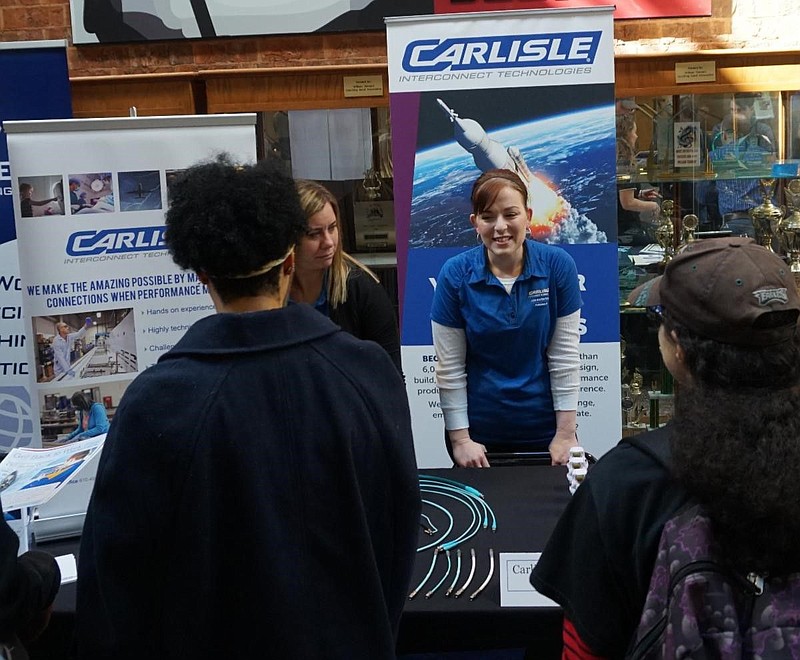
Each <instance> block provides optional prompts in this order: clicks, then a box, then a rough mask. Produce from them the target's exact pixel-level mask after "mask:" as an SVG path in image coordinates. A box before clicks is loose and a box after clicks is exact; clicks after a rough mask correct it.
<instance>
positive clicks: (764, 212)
mask: <svg viewBox="0 0 800 660" xmlns="http://www.w3.org/2000/svg"><path fill="white" fill-rule="evenodd" d="M759 188H761V195H762V197H763V200H764V201H762V202H761V204H759V205H758V206H754V207H753V208H751V209H750V210H749V211H748V213H749V214H750V220H751V222H752V223H753V229H755V231H756V240H757V241H758V243H759V244H760V245H763V246H764V247H765V248H767V249H768V250H769V251H770V252H774V251H775V250H773V248H772V239H773V238H774V237H775V233H776V230H777V228H778V226H779V225H780V222H781V218H783V211H781V209H780V207H778V206H775V204H773V203H772V193H773V192H774V191H775V179H761V180H760V181H759Z"/></svg>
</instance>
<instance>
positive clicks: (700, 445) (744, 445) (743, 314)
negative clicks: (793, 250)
mask: <svg viewBox="0 0 800 660" xmlns="http://www.w3.org/2000/svg"><path fill="white" fill-rule="evenodd" d="M637 296H638V299H637V300H636V303H635V304H638V305H640V306H647V307H648V308H649V310H650V311H651V312H652V314H653V315H654V316H655V317H657V318H658V320H659V321H660V328H659V334H658V337H659V349H660V351H661V355H662V358H663V361H664V364H665V366H666V367H667V368H668V369H669V371H670V372H671V373H672V374H673V376H674V377H675V380H676V381H677V383H678V384H679V386H678V387H677V388H676V399H675V416H674V418H673V420H672V422H671V423H670V424H668V425H667V426H665V427H663V428H661V429H658V430H656V431H653V432H651V433H647V434H643V435H641V436H637V437H635V438H629V439H624V440H622V441H621V442H620V443H619V444H618V445H617V446H616V447H615V448H614V449H612V450H611V451H609V452H608V453H607V454H606V455H604V456H603V457H602V458H601V459H600V460H599V461H598V462H597V464H596V465H595V466H594V467H593V468H592V470H591V471H590V473H589V475H588V477H587V479H586V480H585V481H584V482H583V484H582V485H581V487H580V488H579V489H578V490H577V492H576V494H575V496H574V497H573V499H572V501H571V502H570V504H569V505H568V507H567V509H566V510H565V511H564V514H563V516H562V517H561V519H560V520H559V523H558V525H557V526H556V529H555V530H554V532H553V535H552V536H551V538H550V540H549V542H548V544H547V546H546V548H545V550H544V552H543V554H542V557H541V559H540V561H539V563H538V565H537V566H536V568H535V570H534V571H533V573H532V575H531V583H532V585H533V586H534V587H535V588H536V589H537V590H538V591H539V592H541V593H543V594H544V595H546V596H549V597H550V598H552V599H553V600H555V601H557V602H558V603H559V604H560V605H561V606H562V607H563V609H564V655H563V657H564V658H621V657H626V654H631V653H633V652H634V651H635V653H636V654H639V653H641V654H642V656H643V657H665V655H666V654H667V653H669V652H672V653H673V655H670V657H692V658H698V657H753V655H754V654H756V653H757V654H758V655H761V656H762V657H770V656H769V653H768V650H769V649H772V651H773V652H774V651H776V650H777V649H780V648H782V649H783V652H785V653H788V652H789V651H790V649H792V648H795V647H797V646H798V641H797V640H798V636H797V635H794V636H792V634H791V633H790V632H788V631H786V630H782V629H781V625H786V624H785V621H784V622H783V623H781V621H780V617H779V616H777V615H780V614H781V611H783V612H786V611H787V610H789V609H791V608H793V609H794V611H796V612H800V581H797V582H794V581H793V580H792V579H789V581H788V582H787V581H786V580H785V579H784V578H786V577H787V576H789V575H791V574H792V573H793V572H794V571H800V546H798V539H800V479H798V478H797V476H796V474H795V472H796V468H797V466H798V465H800V416H798V411H800V393H799V392H798V389H800V388H798V385H800V339H799V338H798V331H797V321H798V316H800V296H798V292H797V289H796V285H795V282H794V280H793V278H792V274H791V273H790V271H789V268H788V267H787V266H786V264H785V263H784V262H783V260H782V259H781V258H780V257H778V256H777V255H775V254H773V253H772V252H770V251H768V250H767V249H766V248H763V247H761V246H759V245H757V244H756V243H755V242H754V241H753V240H752V239H748V238H722V239H707V240H701V241H696V242H693V243H690V244H689V245H688V246H687V247H686V248H685V249H684V250H683V251H681V252H680V253H679V254H678V255H676V257H675V258H674V259H673V260H672V261H671V262H670V263H669V264H668V265H667V267H666V269H665V272H664V275H663V276H661V277H658V278H655V279H654V280H651V281H650V282H648V283H647V284H645V285H644V287H643V288H642V289H641V290H640V291H639V292H638V294H637ZM690 507H692V508H690ZM687 515H688V522H687ZM687 525H695V527H691V526H687ZM698 525H699V527H698ZM665 526H667V529H666V531H665V532H664V546H663V547H662V549H661V551H660V550H659V544H660V542H661V541H662V531H664V528H665ZM703 526H705V527H704V528H703ZM701 528H702V529H701ZM676 529H677V530H678V531H679V532H681V534H682V536H678V537H676V536H675V531H676ZM687 530H689V531H694V532H697V533H698V534H700V535H701V536H702V538H701V540H702V541H704V543H705V545H708V546H709V547H707V548H704V549H703V552H705V553H706V555H708V556H713V562H710V563H713V565H714V570H715V571H717V573H721V574H725V575H726V576H728V577H729V579H728V578H726V580H727V581H725V584H726V585H727V586H725V589H726V590H727V591H726V594H727V595H726V596H725V597H726V598H727V597H730V598H731V599H735V601H736V602H735V603H733V602H732V603H731V606H730V608H728V607H727V603H723V605H722V606H721V608H719V609H720V610H721V611H723V610H724V611H725V616H723V617H720V618H719V620H717V621H716V622H714V623H713V625H714V626H716V627H717V630H718V631H722V635H721V637H722V641H723V642H724V643H728V644H729V646H728V647H726V648H725V649H723V651H720V647H719V646H717V647H713V648H711V647H709V646H707V644H712V643H716V642H714V641H713V640H712V641H711V642H710V641H709V638H708V637H706V636H705V634H704V633H705V628H703V626H705V625H707V624H708V622H701V623H700V624H698V623H697V621H696V620H695V619H694V618H693V616H694V614H693V612H690V609H691V606H694V605H695V604H697V603H695V602H690V601H691V598H690V596H692V595H694V596H695V597H697V598H699V599H701V600H702V598H703V597H704V595H708V590H706V592H704V593H700V592H694V593H693V594H689V595H688V596H687V598H686V599H685V600H684V601H682V602H680V603H678V604H673V607H674V608H675V609H677V610H680V608H682V607H685V608H686V609H685V610H680V611H679V614H678V616H677V618H676V619H673V620H672V622H670V621H669V620H668V618H667V619H666V620H664V621H662V624H661V628H660V629H658V630H655V631H654V633H653V636H654V637H656V636H658V635H659V633H660V634H661V637H660V638H659V640H660V641H659V644H660V643H661V642H663V640H664V635H667V636H668V637H669V636H670V635H672V636H676V637H680V636H681V635H686V636H687V637H688V636H691V635H690V633H691V634H693V635H694V640H695V641H697V643H698V644H700V645H701V646H702V647H703V648H697V649H692V648H689V646H687V645H686V644H682V645H679V647H674V648H671V649H668V648H667V647H668V645H665V646H658V645H656V646H655V647H653V646H650V647H648V648H647V649H644V650H643V648H642V640H641V637H642V634H641V633H640V634H638V635H637V627H638V626H639V624H640V620H641V621H642V624H643V628H644V627H645V624H650V623H652V622H650V621H648V617H651V616H653V613H654V612H653V610H652V609H651V610H649V611H648V612H646V613H645V616H644V617H643V608H644V605H645V599H646V598H648V606H649V607H650V606H651V605H652V603H651V602H650V600H649V597H648V591H649V590H650V591H652V590H651V576H652V577H653V587H654V588H655V587H657V586H659V583H663V584H661V585H660V586H662V587H664V586H665V585H666V580H665V575H664V574H662V573H660V572H659V571H662V569H663V568H664V567H663V563H662V561H663V560H665V559H666V560H669V556H668V555H669V552H671V551H675V550H676V549H678V550H681V549H684V550H686V549H689V550H694V549H695V548H694V547H693V544H694V545H698V540H697V538H691V534H688V533H687ZM698 538H699V537H698ZM698 547H699V545H698ZM659 553H660V554H659ZM697 553H698V554H702V553H700V550H697ZM657 555H658V562H659V564H658V565H657V566H656V557H657ZM704 556H705V555H704ZM654 566H656V571H655V573H654ZM666 570H667V571H668V572H669V565H667V569H666ZM748 574H750V576H751V578H753V576H759V578H757V579H751V580H750V581H748V580H747V579H746V577H747V576H748ZM670 576H672V577H674V575H672V574H670ZM667 577H668V576H667ZM760 578H765V579H766V584H767V585H769V587H764V588H771V589H772V591H771V592H770V593H773V594H774V593H777V592H780V594H779V595H780V596H781V598H782V599H783V600H782V602H781V603H780V604H779V606H777V605H775V606H772V605H771V604H770V602H761V603H759V602H758V601H754V600H753V599H754V598H755V594H756V593H757V592H758V589H757V588H756V586H755V585H753V583H755V582H759V580H760ZM704 579H706V582H705V583H704V584H706V585H708V584H711V583H713V582H715V580H716V581H718V582H720V583H722V582H723V580H722V578H720V579H719V580H717V578H707V577H706V578H704ZM748 583H749V584H751V585H752V586H753V588H752V589H748V587H747V586H746V585H747V584H748ZM792 584H797V588H796V589H795V591H794V592H793V591H792V590H791V589H788V588H787V585H792ZM670 586H671V585H670ZM731 594H733V596H731ZM794 594H796V595H794ZM711 596H715V594H711ZM716 596H719V594H716ZM734 597H735V598H734ZM792 598H794V599H795V602H793V603H792V602H791V600H792ZM723 600H724V599H723ZM719 603H720V601H719V600H717V602H716V603H714V604H712V605H710V606H709V607H708V609H709V611H711V610H713V609H714V607H715V606H716V605H719ZM774 603H778V601H777V600H775V601H774ZM742 604H743V605H742ZM703 605H705V603H701V606H703ZM739 605H742V607H740V608H739V609H736V608H737V607H738V606H739ZM726 617H727V620H726ZM796 618H797V617H795V619H796ZM756 619H758V621H757V620H756ZM754 622H755V623H754ZM764 622H766V623H764ZM796 623H797V622H796V621H795V624H796ZM756 624H757V625H766V626H767V630H766V632H765V637H764V638H762V639H761V640H760V642H758V644H760V645H761V646H760V647H759V648H758V649H755V648H754V646H755V645H756V642H757V641H758V640H756V641H754V640H753V639H752V638H751V636H750V629H751V628H752V627H753V626H755V625H756ZM698 625H700V628H699V632H698ZM693 626H694V628H693ZM651 628H652V627H651ZM745 633H746V634H745ZM767 638H768V640H767V641H765V639H767ZM698 640H699V641H698ZM673 641H674V640H673ZM679 641H683V640H679ZM716 641H717V642H718V641H720V640H719V639H717V640H716ZM637 642H638V645H637ZM767 647H769V648H767ZM771 657H778V656H771ZM786 657H791V656H786Z"/></svg>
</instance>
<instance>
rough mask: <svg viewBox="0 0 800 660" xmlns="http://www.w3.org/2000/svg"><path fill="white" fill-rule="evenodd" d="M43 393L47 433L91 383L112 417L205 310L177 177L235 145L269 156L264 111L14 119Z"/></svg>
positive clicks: (243, 158)
mask: <svg viewBox="0 0 800 660" xmlns="http://www.w3.org/2000/svg"><path fill="white" fill-rule="evenodd" d="M5 130H6V132H7V133H8V150H9V157H10V160H11V173H12V187H13V193H14V195H13V201H14V204H13V205H14V215H15V217H16V223H17V224H16V227H17V236H18V249H19V255H20V273H21V278H22V294H23V302H24V306H25V310H26V314H27V319H26V336H27V342H26V343H27V349H28V361H29V363H30V365H31V370H30V380H31V387H32V388H33V391H34V392H35V395H34V400H33V402H32V407H33V409H34V414H35V417H34V418H35V419H37V420H40V422H41V423H40V424H37V425H36V428H35V432H36V436H37V440H38V436H39V431H41V438H42V440H44V441H48V440H50V441H66V440H67V439H68V438H67V435H69V433H70V432H71V431H73V430H74V429H75V427H76V425H75V416H74V412H73V408H72V406H71V404H70V399H71V397H72V395H73V394H74V393H75V392H78V391H80V392H88V393H90V394H91V396H92V399H93V400H94V401H95V402H97V403H102V404H104V407H105V408H106V413H107V415H108V417H109V418H113V414H114V410H115V408H116V405H117V403H118V402H119V400H120V398H121V397H122V394H123V393H124V391H125V389H126V388H127V386H128V385H129V384H130V383H131V381H132V380H133V379H134V378H135V377H136V376H137V374H139V373H141V372H142V371H143V370H145V369H146V368H147V367H149V366H150V365H152V364H154V363H155V362H156V360H158V358H159V356H161V355H162V354H163V353H165V352H166V351H168V350H169V349H170V348H172V346H173V345H174V344H175V343H176V342H177V341H178V340H179V339H180V338H181V337H182V336H183V334H184V332H185V331H186V329H187V328H188V327H189V326H190V325H191V324H192V323H193V322H194V321H196V320H198V319H200V318H202V317H204V316H208V315H209V314H212V313H213V312H214V306H213V304H212V302H211V299H210V298H209V296H208V292H207V290H206V287H205V286H204V285H203V284H202V283H201V282H200V281H199V280H198V279H197V276H196V275H195V273H193V272H182V271H181V270H180V269H179V268H178V267H177V266H176V265H175V264H174V263H173V261H172V258H171V257H170V255H169V253H168V251H167V249H166V246H165V244H164V229H165V227H164V212H165V210H166V209H167V207H168V204H169V182H170V181H171V180H172V179H173V178H174V177H176V176H178V175H180V173H181V172H182V171H183V170H184V169H185V168H186V167H188V166H189V165H192V164H193V163H195V162H197V161H200V160H206V159H210V158H213V157H214V156H215V155H216V154H217V153H220V152H227V153H229V154H230V155H231V158H232V159H233V160H235V161H240V162H253V161H254V160H255V157H256V146H255V145H256V142H255V115H252V114H247V115H208V116H188V117H181V116H174V117H130V118H128V117H124V118H117V119H76V120H68V121H43V122H37V121H20V122H6V123H5Z"/></svg>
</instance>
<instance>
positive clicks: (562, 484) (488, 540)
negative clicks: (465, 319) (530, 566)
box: [398, 466, 570, 660]
mask: <svg viewBox="0 0 800 660" xmlns="http://www.w3.org/2000/svg"><path fill="white" fill-rule="evenodd" d="M423 474H431V475H437V476H442V477H446V478H448V479H453V480H456V481H459V482H461V483H464V484H467V485H470V486H472V487H474V488H476V489H477V490H479V491H480V492H482V493H483V495H484V497H485V499H486V501H487V502H488V504H489V505H490V506H491V507H492V508H493V509H494V512H495V514H496V516H497V531H496V532H494V533H492V532H491V531H488V530H481V531H480V532H478V533H477V534H476V535H475V536H474V537H473V538H472V539H470V540H469V541H468V542H466V543H464V544H463V545H462V546H460V547H461V548H462V575H461V577H460V578H459V580H458V584H459V586H460V585H461V584H463V582H464V581H465V579H466V574H467V572H468V571H469V552H470V549H471V548H475V553H476V556H477V558H478V560H477V566H476V571H475V577H474V578H473V581H472V583H471V585H470V588H469V589H468V590H467V591H466V592H465V593H464V594H463V595H462V596H461V597H460V598H457V599H456V598H453V597H452V596H451V597H449V598H446V597H445V596H444V592H445V591H446V589H445V586H446V585H443V586H442V587H440V588H439V589H438V590H437V591H436V593H435V594H434V595H433V596H432V597H431V598H430V599H426V598H425V592H426V591H427V590H429V589H430V588H432V587H433V586H434V585H435V584H436V582H437V581H438V580H437V579H436V578H437V576H438V577H441V576H442V575H443V574H444V572H445V566H446V561H445V560H444V558H443V557H440V558H439V559H438V560H437V569H438V570H435V571H434V575H433V576H432V579H431V580H429V581H428V583H427V584H426V585H425V588H423V589H422V591H421V593H420V594H418V595H417V596H416V597H415V598H414V599H413V600H410V601H408V603H407V605H406V608H405V611H404V612H403V619H402V621H401V623H400V638H399V642H398V651H399V652H400V653H409V652H423V651H449V650H481V649H498V648H535V649H540V651H539V652H537V653H535V654H534V655H532V656H531V657H536V658H542V659H543V660H547V658H550V657H553V658H559V657H560V648H561V645H560V644H561V609H560V608H557V607H552V608H526V607H504V608H501V607H500V575H499V573H500V571H499V554H500V553H502V552H538V551H541V550H542V549H543V548H544V546H545V544H546V542H547V539H548V538H549V536H550V534H551V532H552V530H553V527H554V526H555V524H556V521H557V520H558V517H559V516H560V514H561V512H562V511H563V509H564V507H565V506H566V504H567V502H568V501H569V499H570V494H569V488H568V482H567V477H566V468H564V467H545V466H531V467H519V466H514V467H495V468H490V469H488V470H486V469H480V470H479V469H449V470H424V471H423ZM423 499H424V498H423ZM436 501H440V500H436ZM448 508H449V510H450V511H451V512H452V514H453V515H454V517H455V518H456V520H455V528H456V529H458V527H459V522H460V523H461V525H460V526H461V527H463V526H465V525H466V524H468V522H469V514H468V512H467V510H466V508H465V507H460V506H458V504H457V503H456V504H454V505H453V506H448ZM423 513H429V514H430V515H432V514H431V513H430V511H429V509H428V507H426V506H423ZM430 540H431V537H429V536H427V535H426V534H423V533H421V534H420V543H422V544H427V543H429V542H430ZM490 547H491V548H492V549H493V550H494V556H495V572H494V575H493V577H492V579H491V581H490V582H489V584H488V585H487V587H486V588H485V589H484V591H482V592H481V593H480V595H479V596H478V597H477V598H476V599H475V600H474V601H470V600H469V594H470V593H472V592H473V591H474V590H475V589H477V587H478V586H479V585H480V584H481V582H482V581H483V580H484V579H485V577H486V575H487V573H488V561H489V560H488V553H489V548H490ZM452 555H453V551H451V556H452ZM430 557H431V555H430V552H425V553H423V554H422V555H421V556H420V558H419V560H418V561H417V564H416V566H415V570H414V577H413V579H412V581H411V582H412V585H411V589H414V588H415V587H416V586H417V585H418V584H419V582H420V581H421V580H422V578H423V577H424V576H425V574H426V573H427V572H428V569H429V568H430ZM453 561H455V560H454V559H453ZM450 582H452V580H450V579H449V578H448V580H445V583H450Z"/></svg>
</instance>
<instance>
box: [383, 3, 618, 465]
mask: <svg viewBox="0 0 800 660" xmlns="http://www.w3.org/2000/svg"><path fill="white" fill-rule="evenodd" d="M387 40H388V46H389V90H390V106H391V112H392V123H393V145H394V154H393V155H394V176H395V178H394V184H395V212H396V217H397V233H398V246H399V247H398V278H399V283H400V289H401V325H402V328H401V335H402V343H403V365H404V370H405V373H406V383H407V390H408V395H409V400H410V405H411V409H412V421H413V423H414V429H415V431H414V435H415V441H416V443H417V456H418V459H419V461H420V465H422V466H425V467H439V466H445V465H449V464H450V460H449V457H447V455H446V454H445V451H444V446H443V443H442V441H441V438H442V437H443V428H444V427H443V416H442V413H441V410H440V408H439V399H438V388H437V386H436V379H435V359H436V358H435V354H434V351H433V346H432V337H431V326H430V309H431V303H432V300H433V293H434V290H435V286H436V278H437V275H438V273H439V270H440V269H441V267H442V265H443V264H444V262H445V261H446V260H447V259H448V258H450V257H452V256H454V255H455V254H457V253H458V252H460V251H463V250H465V249H468V248H472V247H474V246H475V230H474V228H473V227H472V226H471V224H470V222H469V215H470V213H471V207H470V202H469V197H470V190H471V187H472V184H473V182H474V181H475V179H477V177H478V176H479V175H480V174H481V172H484V171H486V170H489V169H494V168H505V169H509V170H512V171H514V172H516V173H517V174H518V175H519V176H520V177H521V178H522V179H523V181H524V182H525V183H526V184H527V188H528V201H529V205H530V206H531V208H532V209H533V214H534V215H533V220H532V223H531V235H532V237H533V238H534V239H535V240H539V241H542V242H545V243H549V244H552V245H557V246H560V247H561V248H562V249H564V250H566V251H567V252H568V253H569V254H570V255H571V256H572V257H573V258H574V260H575V262H576V264H577V267H578V273H579V284H580V288H581V298H582V300H583V307H582V309H581V321H580V323H581V326H580V330H581V335H582V336H581V346H580V351H581V392H580V400H579V404H578V406H579V410H578V427H579V431H578V434H579V437H580V440H581V443H582V444H583V445H584V446H585V447H587V449H589V451H591V452H592V453H594V454H595V455H600V454H602V453H603V452H604V451H606V450H607V449H608V448H610V447H611V446H613V444H615V443H616V441H617V440H618V439H619V437H620V417H621V416H620V412H619V411H620V407H619V406H620V403H619V399H620V394H619V392H620V388H619V317H618V312H619V306H618V291H617V247H616V197H615V195H616V187H615V175H616V164H615V161H616V155H615V140H616V133H615V120H614V69H613V19H612V8H610V7H604V8H602V9H601V8H594V9H573V10H567V9H565V10H552V9H548V10H530V11H510V12H491V13H483V14H474V15H469V14H463V15H448V16H438V17H428V18H425V17H414V18H396V19H389V20H388V21H387Z"/></svg>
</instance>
